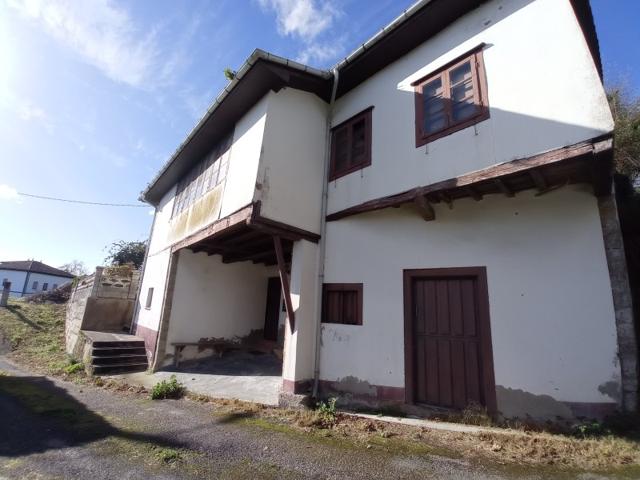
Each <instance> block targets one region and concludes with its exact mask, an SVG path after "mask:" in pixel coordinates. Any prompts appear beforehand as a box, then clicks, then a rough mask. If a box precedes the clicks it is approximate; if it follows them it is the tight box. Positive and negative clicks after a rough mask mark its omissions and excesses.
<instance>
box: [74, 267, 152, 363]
mask: <svg viewBox="0 0 640 480" xmlns="http://www.w3.org/2000/svg"><path fill="white" fill-rule="evenodd" d="M139 279H140V272H139V271H138V270H132V269H131V268H129V267H106V268H105V267H97V268H96V271H95V273H94V274H93V275H87V276H85V277H83V278H81V279H80V280H79V281H78V283H77V284H76V286H75V287H74V289H73V292H72V293H71V298H70V299H69V303H68V304H67V316H66V322H65V339H66V349H67V353H68V354H69V355H72V356H73V357H75V358H80V357H81V355H82V348H83V344H84V341H83V339H82V336H81V334H80V331H81V330H97V331H103V332H123V331H126V332H128V331H129V328H130V326H131V321H132V317H133V309H134V305H135V299H136V294H137V291H138V282H139Z"/></svg>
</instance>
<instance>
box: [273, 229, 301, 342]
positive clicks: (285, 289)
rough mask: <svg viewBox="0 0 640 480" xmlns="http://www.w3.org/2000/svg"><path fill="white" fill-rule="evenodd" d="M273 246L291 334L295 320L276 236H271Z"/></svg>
mask: <svg viewBox="0 0 640 480" xmlns="http://www.w3.org/2000/svg"><path fill="white" fill-rule="evenodd" d="M273 246H274V247H275V249H276V258H277V260H278V272H279V273H280V284H281V285H282V294H283V295H284V305H285V307H286V309H287V317H289V328H291V331H292V332H293V327H294V326H295V323H296V319H295V316H294V313H293V303H292V302H291V290H290V289H289V275H288V274H287V270H286V268H285V265H284V254H283V253H282V241H281V240H280V237H279V236H277V235H274V236H273Z"/></svg>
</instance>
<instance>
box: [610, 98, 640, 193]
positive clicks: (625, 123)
mask: <svg viewBox="0 0 640 480" xmlns="http://www.w3.org/2000/svg"><path fill="white" fill-rule="evenodd" d="M607 99H608V100H609V106H610V107H611V113H612V115H613V120H614V122H615V129H614V135H615V140H614V153H613V155H614V161H615V165H616V171H617V172H618V173H621V174H623V175H626V176H627V177H629V179H630V180H631V182H632V184H634V183H636V182H637V181H638V180H639V179H640V97H637V96H635V95H632V94H630V93H629V92H628V91H626V90H625V89H623V88H611V89H609V91H608V92H607Z"/></svg>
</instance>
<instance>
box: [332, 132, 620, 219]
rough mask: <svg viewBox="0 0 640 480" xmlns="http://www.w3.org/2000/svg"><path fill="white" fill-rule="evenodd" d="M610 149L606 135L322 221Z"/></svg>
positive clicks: (409, 192) (340, 212)
mask: <svg viewBox="0 0 640 480" xmlns="http://www.w3.org/2000/svg"><path fill="white" fill-rule="evenodd" d="M611 146H612V140H611V138H610V136H609V137H599V138H594V139H591V140H588V141H586V142H581V143H576V144H574V145H570V146H567V147H563V148H558V149H556V150H551V151H549V152H544V153H541V154H538V155H533V156H531V157H526V158H520V159H516V160H512V161H510V162H505V163H501V164H499V165H493V166H491V167H487V168H484V169H482V170H478V171H476V172H472V173H469V174H466V175H462V176H459V177H455V178H450V179H448V180H443V181H441V182H437V183H432V184H430V185H427V186H422V187H417V188H413V189H411V190H407V191H405V192H402V193H398V194H395V195H390V196H387V197H382V198H376V199H374V200H369V201H367V202H364V203H361V204H359V205H355V206H353V207H349V208H346V209H344V210H339V211H337V212H334V213H330V214H329V215H327V218H326V219H327V221H328V222H331V221H335V220H339V219H341V218H345V217H348V216H351V215H357V214H359V213H364V212H371V211H374V210H381V209H383V208H388V207H392V206H394V205H401V204H403V203H409V202H413V199H414V198H415V197H416V195H419V194H422V195H428V194H430V193H435V192H441V191H446V190H454V189H457V188H462V187H468V186H471V185H475V184H478V183H480V182H485V181H491V180H493V179H495V178H500V177H505V176H507V175H512V174H515V173H520V172H522V173H524V172H525V171H526V170H529V169H531V168H537V167H541V166H543V165H552V164H556V163H559V162H563V161H565V160H568V159H573V158H578V157H582V156H589V155H590V156H591V157H593V154H595V153H599V152H606V151H608V150H610V149H611Z"/></svg>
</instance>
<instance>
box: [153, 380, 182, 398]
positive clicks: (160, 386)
mask: <svg viewBox="0 0 640 480" xmlns="http://www.w3.org/2000/svg"><path fill="white" fill-rule="evenodd" d="M185 391H186V388H185V387H184V385H183V384H181V383H180V382H178V380H177V379H176V376H175V375H171V377H170V378H169V381H167V380H162V381H160V382H158V383H156V384H155V385H154V386H153V388H152V389H151V399H152V400H163V399H165V398H182V397H183V396H184V394H185Z"/></svg>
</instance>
